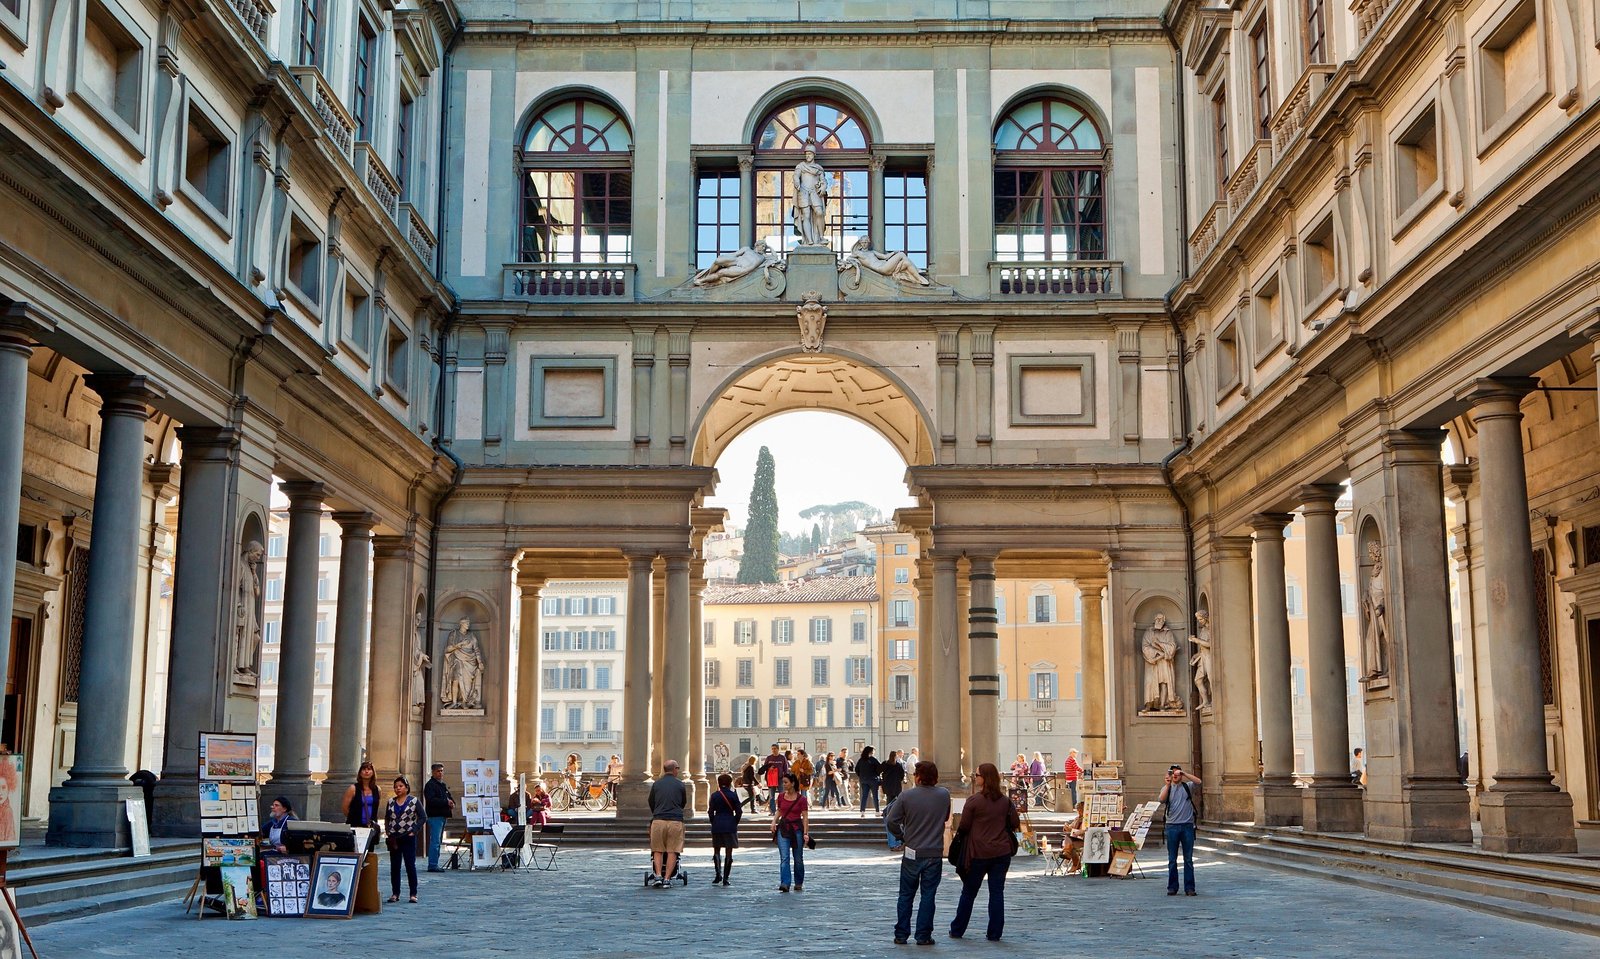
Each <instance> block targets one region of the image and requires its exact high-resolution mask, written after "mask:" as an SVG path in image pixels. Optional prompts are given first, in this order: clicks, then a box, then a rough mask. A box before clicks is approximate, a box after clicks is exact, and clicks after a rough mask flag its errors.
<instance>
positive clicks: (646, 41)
mask: <svg viewBox="0 0 1600 959" xmlns="http://www.w3.org/2000/svg"><path fill="white" fill-rule="evenodd" d="M1166 41H1167V33H1166V30H1165V28H1164V27H1163V25H1162V21H1161V19H1160V18H1156V17H1096V18H1093V19H1088V20H901V21H852V22H848V23H834V22H829V23H773V22H764V21H749V22H732V21H716V22H713V21H703V20H699V21H670V22H665V21H633V20H623V21H616V22H608V23H574V22H555V23H550V22H539V21H534V20H467V21H466V22H465V23H463V24H462V26H461V42H462V43H464V44H478V45H483V44H491V45H492V44H536V45H540V46H571V45H581V46H585V47H596V46H616V45H621V46H663V45H664V46H703V45H719V46H785V47H787V46H794V45H797V44H802V45H805V46H838V47H852V46H873V47H882V46H973V45H977V44H993V45H1002V44H1101V43H1107V42H1118V43H1128V42H1139V43H1150V42H1162V43H1165V42H1166Z"/></svg>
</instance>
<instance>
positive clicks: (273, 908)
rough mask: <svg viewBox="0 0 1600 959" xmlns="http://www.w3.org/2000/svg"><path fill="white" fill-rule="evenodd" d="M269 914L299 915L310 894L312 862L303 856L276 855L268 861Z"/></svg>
mask: <svg viewBox="0 0 1600 959" xmlns="http://www.w3.org/2000/svg"><path fill="white" fill-rule="evenodd" d="M265 872H266V877H267V878H266V894H267V895H266V899H267V915H269V916H272V917H273V918H283V917H290V916H292V917H294V918H299V917H300V916H303V915H305V914H306V900H307V899H309V898H310V895H311V861H310V860H309V859H306V858H304V857H301V856H274V857H273V858H271V859H268V860H267V861H266V866H265Z"/></svg>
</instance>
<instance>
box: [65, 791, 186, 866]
mask: <svg viewBox="0 0 1600 959" xmlns="http://www.w3.org/2000/svg"><path fill="white" fill-rule="evenodd" d="M143 798H144V790H142V789H140V788H139V787H138V786H135V785H133V784H132V783H126V782H124V783H118V782H116V781H114V780H113V781H110V782H104V781H100V782H96V781H89V780H76V781H74V780H71V779H68V780H67V781H66V782H64V783H62V784H61V785H59V786H57V787H55V788H54V789H52V790H50V826H49V828H48V829H47V830H46V831H45V835H44V844H45V845H46V846H73V847H77V848H85V849H129V848H131V847H132V845H133V837H132V834H131V833H130V832H129V829H128V807H127V806H125V805H123V803H124V802H125V801H126V800H129V799H143ZM194 802H195V805H196V806H197V807H198V806H199V804H200V795H199V793H196V794H195V797H194Z"/></svg>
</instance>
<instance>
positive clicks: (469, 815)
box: [461, 759, 500, 829]
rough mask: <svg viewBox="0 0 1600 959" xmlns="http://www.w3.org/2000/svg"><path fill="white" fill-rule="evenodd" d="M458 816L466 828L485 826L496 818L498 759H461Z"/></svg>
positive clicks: (498, 797) (498, 775)
mask: <svg viewBox="0 0 1600 959" xmlns="http://www.w3.org/2000/svg"><path fill="white" fill-rule="evenodd" d="M461 795H462V797H463V799H462V801H461V815H462V816H463V818H465V819H466V821H467V828H468V829H488V828H490V827H492V826H493V825H494V824H495V823H497V822H499V821H500V760H498V759H463V760H462V761H461Z"/></svg>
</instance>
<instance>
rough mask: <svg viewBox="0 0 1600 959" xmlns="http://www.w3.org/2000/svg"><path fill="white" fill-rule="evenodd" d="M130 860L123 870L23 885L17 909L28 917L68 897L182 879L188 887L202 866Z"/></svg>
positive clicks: (105, 893)
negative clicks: (146, 863)
mask: <svg viewBox="0 0 1600 959" xmlns="http://www.w3.org/2000/svg"><path fill="white" fill-rule="evenodd" d="M128 862H129V864H130V865H129V866H127V867H125V868H122V869H114V870H102V871H100V872H97V873H93V874H89V875H81V874H76V875H75V874H68V875H65V876H63V877H61V878H60V879H58V880H56V881H51V882H39V883H34V884H32V885H29V886H24V887H20V888H18V889H16V890H14V894H15V896H16V897H17V908H18V909H19V910H21V911H22V914H23V917H24V918H26V917H27V915H28V910H29V909H31V908H34V907H36V906H46V905H49V904H51V903H55V902H61V901H63V900H67V899H76V898H79V897H83V898H89V899H94V898H99V897H109V896H111V895H114V894H117V893H122V892H128V891H132V890H138V889H143V888H152V887H156V886H164V885H171V884H173V883H177V882H180V881H181V882H183V883H184V884H185V888H187V884H188V883H189V882H191V881H193V879H194V877H195V873H196V872H197V871H198V867H199V863H198V861H195V860H188V859H185V860H184V861H182V862H172V863H157V864H152V865H144V864H142V863H141V864H140V865H139V866H137V867H135V866H133V865H132V863H133V862H135V860H131V859H130V860H128Z"/></svg>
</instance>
